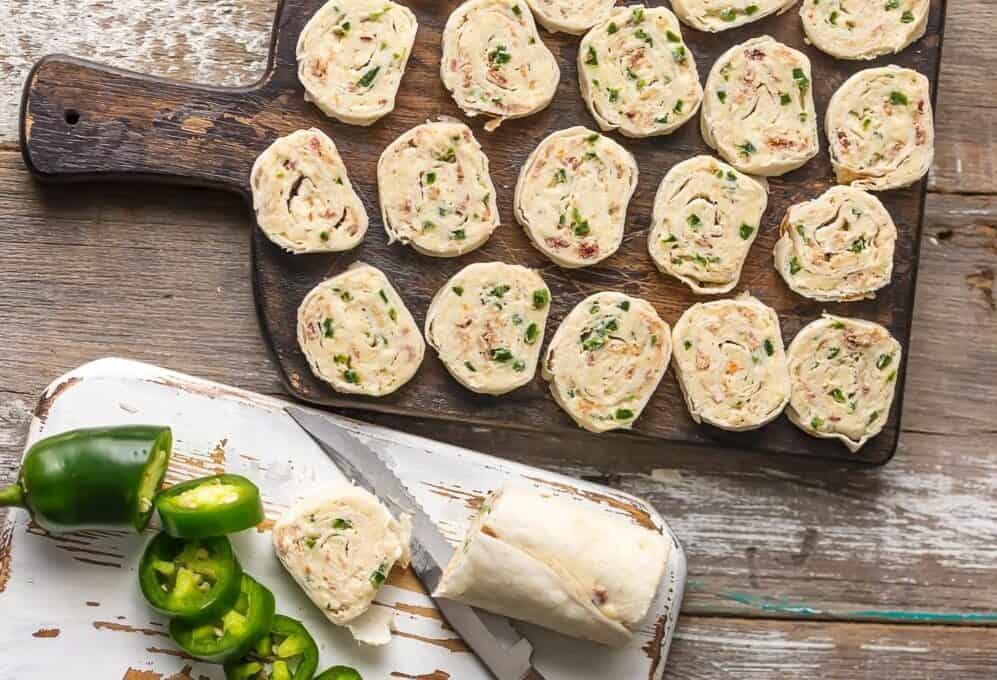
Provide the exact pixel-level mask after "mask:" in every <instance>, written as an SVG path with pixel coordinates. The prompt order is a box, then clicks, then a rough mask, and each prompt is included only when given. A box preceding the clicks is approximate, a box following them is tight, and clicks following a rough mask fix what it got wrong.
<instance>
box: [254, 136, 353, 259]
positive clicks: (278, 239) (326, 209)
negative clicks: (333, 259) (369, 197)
mask: <svg viewBox="0 0 997 680" xmlns="http://www.w3.org/2000/svg"><path fill="white" fill-rule="evenodd" d="M250 185H251V187H252V191H253V209H254V210H255V211H256V222H257V224H259V226H260V229H262V230H263V233H264V234H266V236H267V238H269V239H270V240H271V241H273V242H274V243H276V244H277V245H278V246H280V247H281V248H284V249H285V250H288V251H290V252H292V253H330V252H337V251H341V250H349V249H351V248H355V247H356V246H357V245H359V243H360V242H361V241H362V240H363V237H364V234H366V233H367V211H366V209H364V206H363V202H361V200H360V197H359V196H357V193H356V192H355V191H354V190H353V185H352V184H350V178H349V175H348V174H347V173H346V166H345V165H344V164H343V159H342V158H340V156H339V151H338V150H337V149H336V145H335V143H333V141H332V140H331V139H329V138H328V137H327V136H326V135H325V133H324V132H322V131H321V130H317V129H315V128H312V129H310V130H298V131H297V132H294V133H292V134H290V135H288V136H287V137H281V138H280V139H278V140H277V141H275V142H274V143H273V144H271V145H270V146H269V147H268V148H267V149H266V151H264V152H263V153H262V154H260V156H259V158H257V159H256V163H255V164H254V165H253V171H252V173H251V175H250Z"/></svg>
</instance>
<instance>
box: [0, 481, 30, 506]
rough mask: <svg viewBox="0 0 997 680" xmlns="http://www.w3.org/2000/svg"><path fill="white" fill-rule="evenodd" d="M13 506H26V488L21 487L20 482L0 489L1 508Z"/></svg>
mask: <svg viewBox="0 0 997 680" xmlns="http://www.w3.org/2000/svg"><path fill="white" fill-rule="evenodd" d="M11 506H16V507H19V508H23V507H24V490H23V489H21V485H20V484H11V485H10V486H8V487H5V488H3V489H0V508H7V507H11Z"/></svg>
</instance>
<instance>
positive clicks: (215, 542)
mask: <svg viewBox="0 0 997 680" xmlns="http://www.w3.org/2000/svg"><path fill="white" fill-rule="evenodd" d="M138 582H139V586H140V587H141V589H142V594H143V595H145V599H146V600H147V601H148V602H149V604H150V605H151V606H152V608H153V609H155V610H156V611H158V612H160V613H162V614H165V615H167V616H176V617H179V618H183V619H187V620H189V621H203V620H205V619H209V618H212V617H215V616H219V615H221V614H223V613H224V612H225V611H227V610H229V609H231V608H232V606H233V605H234V604H235V601H236V599H238V597H239V591H240V584H241V582H242V567H240V566H239V560H237V559H236V557H235V553H234V552H233V551H232V544H231V543H229V541H228V539H227V538H225V537H224V536H219V537H216V538H204V539H194V540H189V541H188V540H184V539H181V538H173V537H172V536H170V535H169V534H167V533H166V532H165V531H164V532H161V533H159V534H157V535H156V537H155V538H153V539H152V541H150V542H149V545H148V547H147V548H146V549H145V553H144V554H143V555H142V562H141V563H140V564H139V570H138Z"/></svg>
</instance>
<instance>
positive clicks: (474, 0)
mask: <svg viewBox="0 0 997 680" xmlns="http://www.w3.org/2000/svg"><path fill="white" fill-rule="evenodd" d="M440 74H441V76H442V78H443V84H444V85H445V86H446V88H447V90H449V91H450V93H451V94H452V95H453V98H454V101H456V102H457V106H459V107H460V108H461V109H462V110H463V111H464V113H465V114H467V115H468V116H471V117H474V116H478V115H484V116H488V117H490V118H491V120H490V121H489V122H488V123H487V124H486V125H485V129H486V130H488V131H492V130H494V129H496V128H497V127H498V126H499V125H501V124H502V121H503V120H507V119H510V118H522V117H523V116H529V115H530V114H532V113H536V112H537V111H540V110H542V109H545V108H547V105H548V104H550V102H551V100H552V99H553V98H554V92H555V91H556V90H557V84H558V82H559V81H560V79H561V69H560V68H559V67H558V65H557V59H555V58H554V55H553V54H552V53H551V51H550V50H549V49H547V47H546V45H544V44H543V41H542V40H541V39H540V34H539V33H538V32H537V26H536V24H535V23H533V14H532V13H531V12H530V9H529V6H528V5H527V4H526V2H525V0H467V2H465V3H464V4H462V5H461V6H459V7H458V8H457V9H456V10H454V12H453V14H451V15H450V18H449V19H448V20H447V25H446V27H445V28H444V30H443V60H442V61H441V62H440Z"/></svg>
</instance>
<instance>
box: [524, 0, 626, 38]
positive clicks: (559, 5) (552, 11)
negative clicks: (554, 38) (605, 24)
mask: <svg viewBox="0 0 997 680" xmlns="http://www.w3.org/2000/svg"><path fill="white" fill-rule="evenodd" d="M615 2H616V0H526V3H527V4H528V5H529V6H530V9H532V10H533V14H534V15H535V16H536V19H537V22H538V23H539V24H540V25H541V26H543V27H544V28H546V29H547V30H548V31H550V32H551V33H557V32H558V31H560V32H562V33H570V34H571V35H581V34H582V33H584V32H585V31H587V30H589V29H590V28H592V27H593V26H595V25H596V24H597V23H599V22H600V21H602V20H603V19H605V18H606V17H607V16H609V13H610V11H612V9H613V5H614V4H615Z"/></svg>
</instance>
